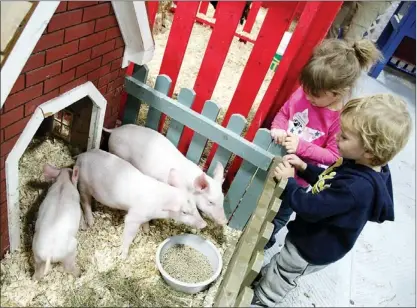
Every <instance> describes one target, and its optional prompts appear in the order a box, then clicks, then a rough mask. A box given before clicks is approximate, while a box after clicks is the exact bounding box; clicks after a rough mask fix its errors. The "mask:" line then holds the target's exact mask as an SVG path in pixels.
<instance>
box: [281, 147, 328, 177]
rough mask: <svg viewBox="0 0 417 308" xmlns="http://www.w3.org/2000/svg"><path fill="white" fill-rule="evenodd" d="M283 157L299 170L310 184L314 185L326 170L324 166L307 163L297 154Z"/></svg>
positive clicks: (300, 174)
mask: <svg viewBox="0 0 417 308" xmlns="http://www.w3.org/2000/svg"><path fill="white" fill-rule="evenodd" d="M283 159H284V160H286V161H288V162H289V163H290V165H291V166H292V167H294V168H295V170H297V174H298V175H299V176H300V177H301V178H303V179H304V180H305V181H306V182H307V183H308V184H310V185H314V184H315V183H316V182H317V181H318V180H319V175H320V174H321V173H323V171H324V170H325V169H324V168H321V167H318V166H314V165H311V164H307V163H306V162H304V161H302V160H301V159H300V158H299V157H298V156H297V155H295V154H288V155H285V156H284V157H283Z"/></svg>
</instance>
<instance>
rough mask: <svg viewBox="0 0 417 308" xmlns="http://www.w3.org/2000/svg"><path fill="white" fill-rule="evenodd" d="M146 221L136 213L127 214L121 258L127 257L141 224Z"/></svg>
mask: <svg viewBox="0 0 417 308" xmlns="http://www.w3.org/2000/svg"><path fill="white" fill-rule="evenodd" d="M142 223H144V221H143V220H141V219H138V218H137V217H135V215H134V214H131V213H129V212H128V213H127V214H126V216H125V228H124V230H123V244H122V248H121V258H122V259H126V258H127V255H128V253H129V247H130V244H132V242H133V239H134V238H135V236H136V234H137V233H138V231H139V227H140V225H141V224H142Z"/></svg>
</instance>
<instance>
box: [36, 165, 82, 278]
mask: <svg viewBox="0 0 417 308" xmlns="http://www.w3.org/2000/svg"><path fill="white" fill-rule="evenodd" d="M43 172H44V176H45V178H46V179H47V180H52V181H53V182H54V183H53V184H52V186H51V187H50V188H49V190H48V193H47V195H46V197H45V199H44V200H43V202H42V203H41V205H40V207H39V212H38V218H37V220H36V224H35V234H34V236H33V242H32V250H33V255H34V260H35V273H34V275H33V279H36V280H39V279H41V278H42V277H43V276H44V275H46V274H47V272H48V271H49V268H50V264H51V263H52V262H62V263H63V266H64V269H65V271H66V272H68V273H71V274H73V275H74V276H76V277H78V276H79V275H80V274H81V271H80V269H79V268H78V267H77V266H76V255H77V239H76V235H77V232H78V229H79V226H80V219H81V217H82V216H81V207H80V194H79V193H78V190H77V181H78V174H79V169H78V167H74V168H73V170H71V169H69V168H63V169H58V168H55V167H54V166H52V165H49V164H46V165H45V166H44V167H43Z"/></svg>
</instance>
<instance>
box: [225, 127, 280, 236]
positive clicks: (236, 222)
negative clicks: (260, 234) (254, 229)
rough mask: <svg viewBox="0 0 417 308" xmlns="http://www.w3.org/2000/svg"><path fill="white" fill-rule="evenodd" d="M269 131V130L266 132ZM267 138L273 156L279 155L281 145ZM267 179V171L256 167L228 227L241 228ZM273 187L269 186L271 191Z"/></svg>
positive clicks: (250, 213)
mask: <svg viewBox="0 0 417 308" xmlns="http://www.w3.org/2000/svg"><path fill="white" fill-rule="evenodd" d="M268 133H269V132H268ZM268 138H269V151H270V152H271V153H272V154H274V156H275V155H276V156H279V157H280V155H279V154H278V153H282V147H281V146H277V145H276V144H275V143H274V142H271V137H270V136H268ZM266 179H267V172H266V171H264V170H261V169H258V170H257V171H256V173H255V176H254V177H253V179H252V182H251V184H250V185H249V187H248V188H247V190H246V192H245V194H244V195H243V198H242V200H241V202H240V203H239V204H238V206H237V208H236V210H235V212H234V213H233V217H232V218H231V219H230V221H229V227H231V228H235V229H238V230H242V229H243V228H244V227H245V225H246V223H247V222H248V219H249V217H250V216H251V215H252V213H253V211H254V210H255V207H256V203H257V202H256V200H257V199H258V198H259V196H260V195H261V193H262V189H263V187H264V185H265V181H266ZM274 187H275V184H274V186H273V187H270V189H271V190H272V192H273V191H274Z"/></svg>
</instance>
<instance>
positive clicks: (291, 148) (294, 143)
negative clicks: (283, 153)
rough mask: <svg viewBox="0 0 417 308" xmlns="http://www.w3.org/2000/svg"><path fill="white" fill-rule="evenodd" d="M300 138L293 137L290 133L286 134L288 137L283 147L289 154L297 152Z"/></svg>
mask: <svg viewBox="0 0 417 308" xmlns="http://www.w3.org/2000/svg"><path fill="white" fill-rule="evenodd" d="M299 141H300V138H299V137H298V136H297V135H293V134H292V133H288V136H287V137H286V138H285V141H284V143H283V146H284V147H285V149H286V150H287V152H288V153H289V154H293V153H295V152H296V151H297V147H298V143H299Z"/></svg>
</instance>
